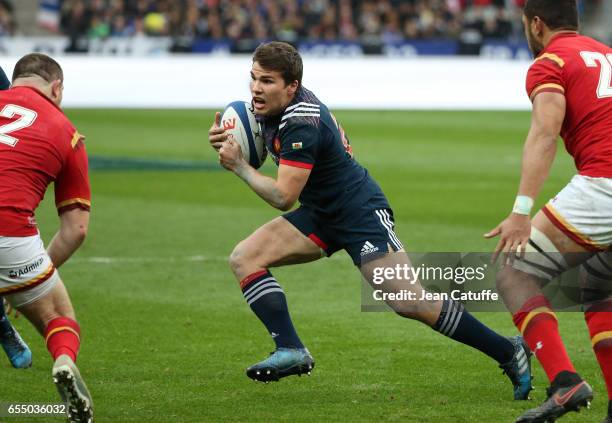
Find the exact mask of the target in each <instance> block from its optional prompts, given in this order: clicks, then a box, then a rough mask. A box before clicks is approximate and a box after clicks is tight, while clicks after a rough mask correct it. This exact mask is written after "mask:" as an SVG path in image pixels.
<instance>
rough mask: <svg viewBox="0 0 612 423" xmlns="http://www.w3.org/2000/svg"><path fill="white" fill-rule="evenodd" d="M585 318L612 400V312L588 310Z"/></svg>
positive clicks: (609, 396) (609, 397)
mask: <svg viewBox="0 0 612 423" xmlns="http://www.w3.org/2000/svg"><path fill="white" fill-rule="evenodd" d="M584 319H585V320H586V323H587V326H588V327H589V334H590V335H591V343H592V344H593V351H594V352H595V356H596V357H597V361H598V362H599V367H601V372H602V373H603V376H604V380H605V381H606V387H607V388H608V399H609V400H611V401H612V312H605V311H603V312H594V311H586V312H585V313H584Z"/></svg>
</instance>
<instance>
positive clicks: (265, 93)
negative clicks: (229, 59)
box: [250, 62, 298, 116]
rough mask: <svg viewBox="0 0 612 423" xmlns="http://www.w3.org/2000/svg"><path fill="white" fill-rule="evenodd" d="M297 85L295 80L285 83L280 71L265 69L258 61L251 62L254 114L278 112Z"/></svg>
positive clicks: (290, 98)
mask: <svg viewBox="0 0 612 423" xmlns="http://www.w3.org/2000/svg"><path fill="white" fill-rule="evenodd" d="M297 87H298V82H297V81H293V82H292V83H291V84H288V85H287V84H285V80H284V79H283V77H282V75H281V73H280V72H278V71H272V70H266V69H264V68H262V67H261V66H259V63H257V62H254V63H253V67H252V68H251V83H250V88H251V97H252V103H253V108H254V109H255V114H257V115H262V116H274V115H277V114H280V113H281V112H282V111H283V110H284V109H285V107H287V105H288V104H289V103H290V102H291V100H292V99H293V96H294V95H295V91H296V90H297Z"/></svg>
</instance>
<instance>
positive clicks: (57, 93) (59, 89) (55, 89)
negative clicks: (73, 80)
mask: <svg viewBox="0 0 612 423" xmlns="http://www.w3.org/2000/svg"><path fill="white" fill-rule="evenodd" d="M63 91H64V83H63V81H62V80H61V79H56V80H55V81H53V82H51V96H52V100H53V101H54V102H55V103H56V104H59V103H60V102H61V101H62V94H63Z"/></svg>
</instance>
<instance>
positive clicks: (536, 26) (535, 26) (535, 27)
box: [531, 16, 544, 36]
mask: <svg viewBox="0 0 612 423" xmlns="http://www.w3.org/2000/svg"><path fill="white" fill-rule="evenodd" d="M531 29H532V31H531V32H532V33H533V34H534V35H537V36H540V35H542V32H543V31H544V21H543V20H542V19H540V17H539V16H534V18H533V19H532V20H531Z"/></svg>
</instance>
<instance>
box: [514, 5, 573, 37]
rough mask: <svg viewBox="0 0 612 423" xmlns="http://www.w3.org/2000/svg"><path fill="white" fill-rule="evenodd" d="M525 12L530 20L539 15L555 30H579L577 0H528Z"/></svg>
mask: <svg viewBox="0 0 612 423" xmlns="http://www.w3.org/2000/svg"><path fill="white" fill-rule="evenodd" d="M523 13H524V14H525V16H526V17H527V19H529V20H530V21H531V20H532V19H533V18H535V17H536V16H537V17H539V18H540V19H542V21H544V23H545V24H546V26H548V27H549V28H550V29H553V30H559V29H568V30H571V31H577V30H578V9H577V7H576V0H527V2H526V3H525V7H524V8H523Z"/></svg>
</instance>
